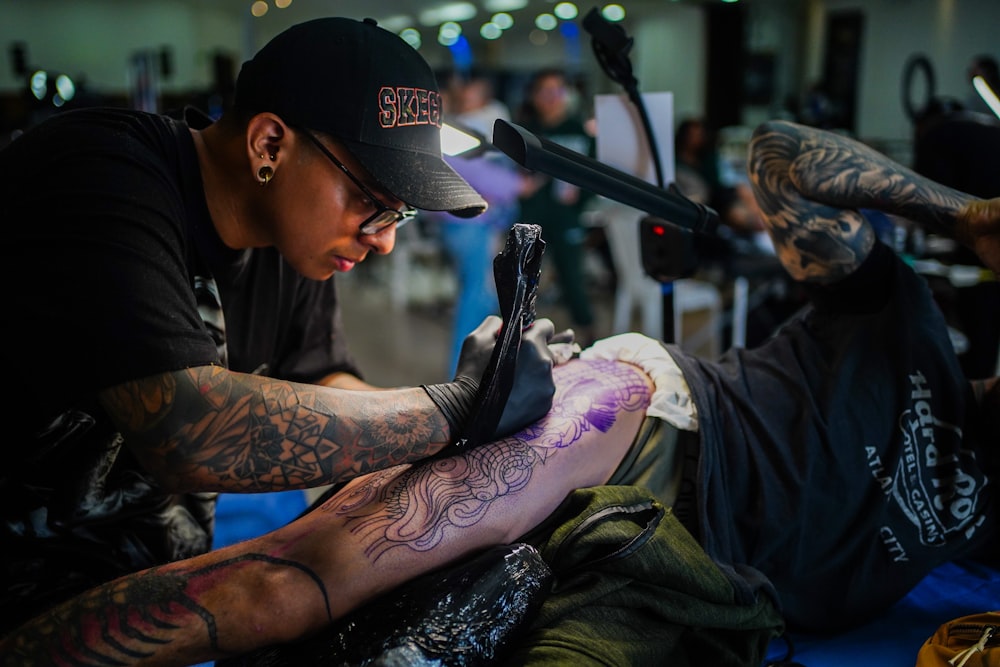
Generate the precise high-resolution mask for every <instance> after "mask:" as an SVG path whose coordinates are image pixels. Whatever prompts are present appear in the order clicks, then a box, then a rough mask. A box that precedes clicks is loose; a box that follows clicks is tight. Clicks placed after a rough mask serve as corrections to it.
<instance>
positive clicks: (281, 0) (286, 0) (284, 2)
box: [274, 0, 292, 9]
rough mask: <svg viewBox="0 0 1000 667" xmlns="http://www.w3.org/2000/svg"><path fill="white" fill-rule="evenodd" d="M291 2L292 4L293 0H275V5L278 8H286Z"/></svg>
mask: <svg viewBox="0 0 1000 667" xmlns="http://www.w3.org/2000/svg"><path fill="white" fill-rule="evenodd" d="M290 4H292V0H274V6H275V7H277V8H278V9H285V8H286V7H288V5H290Z"/></svg>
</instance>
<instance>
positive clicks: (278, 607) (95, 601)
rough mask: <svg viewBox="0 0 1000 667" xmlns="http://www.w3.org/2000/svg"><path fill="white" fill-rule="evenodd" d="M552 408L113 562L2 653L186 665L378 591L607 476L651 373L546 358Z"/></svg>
mask: <svg viewBox="0 0 1000 667" xmlns="http://www.w3.org/2000/svg"><path fill="white" fill-rule="evenodd" d="M556 382H557V392H556V397H555V402H554V405H553V409H552V411H551V412H550V413H549V414H548V415H547V416H546V417H545V418H544V419H542V420H541V421H539V422H538V423H537V424H535V425H534V426H532V427H529V428H527V429H525V430H523V431H521V432H520V433H518V434H517V435H516V436H513V437H510V438H507V439H504V440H502V441H499V442H495V443H491V444H488V445H484V446H482V447H478V448H476V449H473V450H471V451H469V452H466V453H465V454H463V455H461V456H455V457H451V458H446V459H440V460H437V461H432V462H427V463H417V464H407V465H402V466H397V467H395V468H392V469H389V470H386V471H382V472H379V473H376V474H372V475H367V476H364V477H361V478H358V479H356V480H354V481H353V482H351V483H350V484H349V485H347V486H346V487H345V488H344V489H342V490H341V491H340V492H339V493H338V494H336V495H335V496H332V497H331V498H330V499H329V500H328V501H327V502H326V503H325V504H324V505H323V506H322V507H320V508H318V509H317V510H315V511H313V512H312V513H310V514H309V515H307V516H305V517H303V518H301V519H299V520H297V521H294V522H293V523H291V524H289V525H288V526H285V527H283V528H281V529H279V530H277V531H274V532H272V533H269V534H267V535H264V536H262V537H260V538H256V539H254V540H250V541H247V542H244V543H242V544H238V545H234V546H232V547H228V548H226V549H221V550H219V551H215V552H212V553H209V554H205V555H203V556H199V557H196V558H192V559H188V560H184V561H179V562H176V563H172V564H169V565H165V566H162V567H158V568H153V569H150V570H146V571H143V572H139V573H136V574H133V575H128V576H126V577H122V578H120V579H118V580H116V581H113V582H110V583H108V584H105V585H103V586H100V587H98V588H95V589H92V590H91V591H89V592H87V593H84V594H82V595H80V596H78V597H76V598H74V599H72V600H70V601H68V602H66V603H64V604H63V605H60V606H59V607H57V608H55V609H53V610H52V611H50V612H47V613H46V614H43V615H42V616H40V617H38V618H36V619H35V620H33V621H31V622H29V623H28V624H26V625H24V626H22V627H21V628H20V629H19V630H17V631H15V632H14V633H13V634H12V635H10V636H8V637H6V638H5V639H4V640H3V642H2V643H0V664H41V663H57V664H58V663H59V662H60V661H64V662H65V663H66V664H87V665H103V664H116V665H123V664H137V665H138V664H141V665H188V664H192V663H196V662H201V661H206V660H211V659H214V658H220V657H226V656H229V655H239V654H243V653H246V652H248V651H250V650H252V649H255V648H259V647H262V646H267V645H271V644H274V643H278V642H286V641H290V640H293V639H298V638H301V637H303V636H306V635H308V634H309V633H312V632H314V631H316V630H318V629H320V628H322V627H323V626H325V625H327V624H328V623H329V622H330V621H331V620H333V619H336V618H339V617H341V616H343V615H344V614H346V613H347V612H349V611H350V610H352V609H354V608H356V607H358V606H359V605H361V604H363V603H364V602H366V601H368V600H370V599H372V598H373V597H375V596H377V595H378V594H380V593H382V592H384V591H387V590H389V589H391V588H393V587H394V586H396V585H398V584H400V583H402V582H403V581H406V580H408V579H410V578H412V577H415V576H417V575H419V574H422V573H424V572H428V571H430V570H433V569H436V568H438V567H440V566H443V565H446V564H448V563H450V562H452V561H454V560H456V559H459V558H462V557H464V556H467V555H468V554H470V553H473V552H475V551H477V550H480V549H482V548H485V547H488V546H492V545H495V544H501V543H507V542H510V541H512V540H514V539H516V538H517V537H518V536H519V535H522V534H523V533H525V532H526V531H527V530H528V529H530V528H531V527H533V526H534V525H536V524H537V523H539V522H540V521H541V520H542V519H544V518H545V517H546V516H547V515H548V514H549V513H550V512H551V511H552V510H553V509H555V508H556V507H557V506H558V504H559V503H560V502H561V501H562V500H563V498H564V497H565V496H566V494H567V493H569V492H570V491H571V490H572V489H575V488H578V487H583V486H593V485H597V484H602V483H604V482H605V481H607V479H608V478H609V477H610V475H611V474H612V472H613V471H614V469H615V468H616V467H617V465H618V463H619V461H620V460H621V458H622V456H623V455H624V453H625V452H626V451H627V450H628V448H629V446H630V445H631V442H632V439H633V437H634V436H635V434H636V432H637V430H638V428H639V426H640V424H641V422H642V420H643V418H644V416H645V409H646V407H647V405H648V403H649V397H650V395H651V393H652V386H651V383H650V381H649V379H648V378H647V376H646V375H645V374H644V373H642V372H641V371H640V370H639V369H638V368H636V367H635V366H631V365H629V364H624V363H620V362H611V361H589V362H587V361H579V360H578V361H573V362H570V363H567V364H565V365H563V366H560V367H558V368H557V369H556Z"/></svg>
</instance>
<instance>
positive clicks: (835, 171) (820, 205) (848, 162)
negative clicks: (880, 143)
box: [749, 122, 969, 281]
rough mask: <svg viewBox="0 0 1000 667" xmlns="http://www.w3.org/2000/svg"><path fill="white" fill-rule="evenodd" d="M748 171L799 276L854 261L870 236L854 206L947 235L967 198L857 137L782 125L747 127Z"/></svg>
mask: <svg viewBox="0 0 1000 667" xmlns="http://www.w3.org/2000/svg"><path fill="white" fill-rule="evenodd" d="M749 172H750V177H751V181H752V184H753V189H754V194H755V196H756V198H757V201H758V204H759V205H760V208H761V211H762V212H763V213H764V215H765V217H766V219H767V225H768V230H769V232H770V234H771V237H772V239H773V240H774V242H775V246H776V248H777V251H778V254H779V257H780V258H781V260H782V263H783V264H784V265H785V267H786V268H787V269H788V270H789V272H790V273H791V274H792V275H793V276H794V277H795V278H797V279H800V280H810V279H815V280H818V281H829V280H836V279H839V278H842V277H844V276H846V275H847V274H849V273H850V272H851V271H853V270H854V269H855V268H857V266H859V265H860V263H861V262H862V261H863V260H864V258H865V257H866V256H867V254H868V251H869V250H870V249H871V247H872V244H873V243H874V241H875V238H874V232H873V230H872V228H871V225H869V224H868V223H867V221H866V220H865V218H864V216H863V215H862V213H861V209H875V210H880V211H884V212H886V213H891V214H894V215H899V216H902V217H904V218H907V219H909V220H912V221H914V222H918V223H921V224H926V225H929V226H931V227H934V228H937V229H943V230H945V231H949V232H950V233H952V234H953V233H954V224H955V213H956V211H957V210H958V209H960V208H961V206H962V204H964V203H965V202H966V201H967V200H968V199H969V197H968V196H967V195H963V194H962V193H960V192H957V191H955V190H952V189H951V188H947V187H944V186H941V185H939V184H937V183H934V182H933V181H930V180H928V179H926V178H924V177H922V176H920V175H918V174H917V173H915V172H913V171H912V170H910V169H908V168H906V167H903V166H902V165H900V164H898V163H896V162H894V161H893V160H891V159H889V158H888V157H887V156H885V155H883V154H882V153H879V152H878V151H876V150H874V149H872V148H870V147H869V146H867V145H865V144H863V143H861V142H859V141H857V140H854V139H851V138H848V137H844V136H841V135H839V134H836V133H831V132H824V131H821V130H816V129H815V128H810V127H806V126H801V125H796V124H794V123H786V122H769V123H764V124H763V125H761V126H760V127H759V128H758V130H757V131H756V132H755V134H754V138H753V142H752V145H751V157H750V163H749Z"/></svg>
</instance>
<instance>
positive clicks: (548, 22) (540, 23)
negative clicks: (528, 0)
mask: <svg viewBox="0 0 1000 667" xmlns="http://www.w3.org/2000/svg"><path fill="white" fill-rule="evenodd" d="M557 25H559V21H558V20H557V19H556V17H555V16H553V15H552V14H539V15H538V16H536V17H535V26H536V27H537V28H538V29H539V30H555V28H556V26H557Z"/></svg>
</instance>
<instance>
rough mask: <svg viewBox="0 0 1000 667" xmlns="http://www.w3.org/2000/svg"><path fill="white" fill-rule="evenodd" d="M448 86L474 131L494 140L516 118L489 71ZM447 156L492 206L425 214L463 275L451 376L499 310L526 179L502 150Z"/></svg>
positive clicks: (452, 112) (453, 115)
mask: <svg viewBox="0 0 1000 667" xmlns="http://www.w3.org/2000/svg"><path fill="white" fill-rule="evenodd" d="M448 88H449V94H448V102H447V107H448V108H447V112H448V118H449V122H453V123H454V124H455V125H456V126H458V127H459V128H460V129H463V128H464V129H467V130H472V131H473V132H474V133H476V134H479V135H480V136H482V137H483V138H485V139H486V140H487V141H488V140H490V139H492V137H493V123H494V122H495V121H496V119H497V118H502V119H503V120H506V121H509V120H510V119H511V118H510V111H509V110H508V108H507V106H506V105H505V104H503V103H502V102H501V101H499V100H498V99H496V97H495V95H494V88H493V84H492V82H491V81H490V79H489V78H487V77H486V76H485V75H478V74H477V75H473V76H471V77H469V78H467V79H465V78H462V77H454V78H453V79H452V81H451V83H450V85H449V87H448ZM446 160H447V162H448V163H449V164H450V165H451V166H452V168H454V169H455V171H457V172H458V173H459V174H461V175H462V177H463V178H465V179H466V181H468V182H469V183H470V184H471V185H472V187H474V188H475V189H476V190H477V191H478V192H479V193H480V194H481V195H482V197H483V198H484V199H485V200H486V202H487V204H488V205H489V208H487V210H486V212H485V213H483V214H482V215H480V216H478V217H476V218H472V219H469V218H458V217H456V216H453V215H450V214H448V213H444V212H437V213H431V212H426V213H425V219H426V220H427V221H428V222H429V223H430V226H433V227H434V229H435V231H436V233H437V235H438V238H439V239H440V241H441V245H442V248H443V249H444V251H445V253H446V255H447V257H448V260H449V261H450V262H451V264H452V266H453V267H454V270H455V274H456V280H457V294H456V297H455V305H454V312H453V315H452V327H451V347H450V350H451V352H450V355H449V359H448V372H449V373H450V374H449V375H448V377H451V376H452V375H454V373H455V369H456V366H457V364H458V357H459V353H460V352H461V350H462V342H463V341H464V340H465V337H466V336H467V335H468V334H469V333H470V332H471V331H472V330H473V329H475V328H476V327H477V326H479V323H480V322H482V321H483V319H484V318H486V317H487V316H488V315H499V304H498V302H497V293H496V284H495V281H494V278H493V258H494V257H496V254H497V253H498V252H500V250H501V249H502V247H503V242H504V239H505V237H506V234H507V231H508V230H509V229H510V227H511V226H512V225H513V224H514V223H515V222H517V216H518V211H519V204H518V196H519V194H520V192H521V187H522V184H523V183H524V180H523V178H522V176H521V174H520V172H519V170H518V168H517V165H516V164H515V163H514V162H513V161H512V160H511V159H510V158H508V157H507V156H506V155H504V154H502V153H500V152H498V151H486V152H481V151H480V152H476V151H472V152H470V153H469V154H463V155H458V156H454V157H447V158H446Z"/></svg>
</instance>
